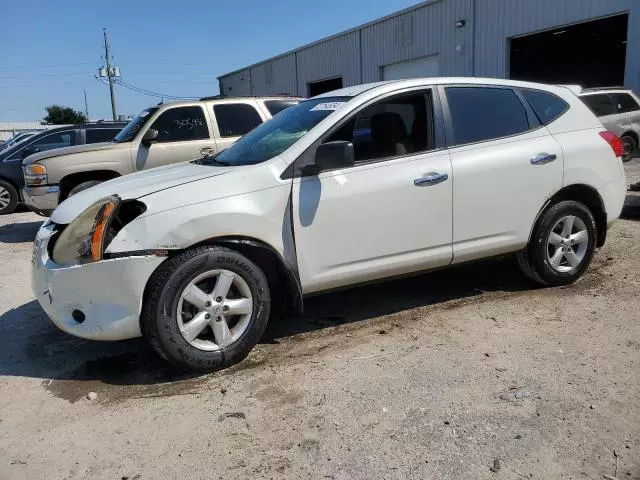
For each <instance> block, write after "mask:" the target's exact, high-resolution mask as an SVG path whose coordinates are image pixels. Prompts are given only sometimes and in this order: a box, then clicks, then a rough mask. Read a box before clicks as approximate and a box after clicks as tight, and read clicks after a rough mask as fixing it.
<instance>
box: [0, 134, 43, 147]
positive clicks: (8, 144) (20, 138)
mask: <svg viewBox="0 0 640 480" xmlns="http://www.w3.org/2000/svg"><path fill="white" fill-rule="evenodd" d="M36 133H38V131H36V130H33V131H29V132H20V133H16V134H15V135H14V136H13V137H11V138H10V139H9V140H7V141H6V142H4V144H3V145H2V148H3V149H5V148H10V147H12V146H13V145H15V144H16V143H20V142H22V141H23V140H26V139H27V138H29V137H32V136H33V135H35V134H36Z"/></svg>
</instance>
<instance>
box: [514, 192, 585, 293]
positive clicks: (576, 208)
mask: <svg viewBox="0 0 640 480" xmlns="http://www.w3.org/2000/svg"><path fill="white" fill-rule="evenodd" d="M569 215H573V216H575V217H578V218H579V219H580V220H582V222H583V224H584V226H585V228H586V232H587V235H588V240H587V246H586V250H585V253H584V257H583V258H582V260H581V261H580V263H579V264H578V266H577V267H574V268H573V269H572V270H571V271H568V272H561V271H558V270H556V269H555V268H554V267H553V266H552V265H551V263H550V262H549V258H548V255H549V253H548V248H549V246H548V239H549V235H550V234H551V231H552V229H553V227H554V226H556V224H557V223H558V222H559V221H560V220H561V219H562V218H563V217H566V216H569ZM596 239H597V227H596V221H595V218H594V217H593V214H592V213H591V211H590V210H589V209H588V208H587V207H586V206H584V205H583V204H582V203H580V202H575V201H573V200H567V201H562V202H559V203H556V204H554V205H551V206H550V207H548V208H547V209H546V210H545V211H544V212H543V213H542V215H541V216H540V218H539V219H538V222H537V223H536V226H535V228H534V230H533V235H532V237H531V241H530V242H529V245H527V247H526V248H525V250H523V251H522V252H519V253H518V255H517V258H518V263H519V265H520V268H521V269H522V271H523V273H524V274H525V276H527V277H528V278H529V279H531V280H533V281H534V282H537V283H540V284H542V285H550V286H556V285H567V284H570V283H573V282H575V281H576V280H577V279H578V278H580V276H581V275H582V274H583V273H584V271H585V270H586V269H587V267H588V266H589V264H590V263H591V260H592V259H593V254H594V252H595V248H596ZM552 248H553V247H552Z"/></svg>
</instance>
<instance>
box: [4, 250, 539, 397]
mask: <svg viewBox="0 0 640 480" xmlns="http://www.w3.org/2000/svg"><path fill="white" fill-rule="evenodd" d="M487 272H490V274H487ZM531 288H533V287H532V285H531V284H530V283H528V282H527V281H525V280H524V279H523V277H522V275H521V274H520V272H519V271H518V269H517V266H516V264H515V261H513V259H511V258H503V259H497V260H490V261H484V262H481V263H476V264H472V265H467V266H463V267H457V268H453V269H449V270H442V271H437V272H433V273H428V274H422V275H419V276H414V277H406V278H401V279H396V280H390V281H385V282H381V283H376V284H372V285H366V286H360V287H355V288H350V289H346V290H341V291H335V292H331V293H327V294H323V295H318V296H315V297H310V298H308V299H306V300H305V314H304V315H303V316H302V317H301V318H274V319H272V321H271V322H270V323H269V326H268V328H267V331H266V333H265V335H264V337H263V340H262V343H266V344H269V343H279V340H281V339H283V338H286V337H290V336H294V335H297V334H300V333H304V332H311V331H315V330H320V329H324V328H327V327H333V326H336V325H341V324H349V323H356V322H363V321H366V320H369V319H372V318H376V317H379V316H382V315H387V314H391V313H395V312H401V311H404V310H409V309H412V308H416V307H421V306H428V305H437V304H440V303H442V302H448V301H450V300H455V299H461V298H469V299H473V297H476V296H478V295H480V294H482V293H484V292H488V291H521V290H525V289H531ZM0 339H2V340H0V344H1V346H2V348H0V376H21V377H29V378H40V379H43V380H45V382H47V381H50V380H53V381H58V382H57V385H58V387H57V388H61V389H63V388H64V389H67V390H65V391H61V392H57V393H58V394H59V396H62V397H65V395H67V396H68V397H69V399H70V400H72V401H75V400H74V399H77V397H78V396H82V395H83V393H81V392H84V393H86V391H87V389H88V388H91V382H98V383H100V384H108V385H122V386H125V385H126V386H129V385H137V386H148V385H155V384H160V383H167V382H178V381H181V380H189V379H193V378H195V377H199V376H198V375H185V374H182V373H180V372H178V371H176V370H175V369H174V368H173V367H171V366H170V365H169V364H168V363H167V362H165V361H164V360H163V359H161V358H160V357H159V356H158V355H157V354H156V353H155V352H154V351H153V350H152V349H151V347H150V346H149V345H148V344H147V342H146V341H145V340H143V339H136V340H129V341H123V342H93V341H87V340H82V339H79V338H76V337H73V336H71V335H68V334H66V333H64V332H62V331H60V330H58V329H57V328H56V327H55V326H54V325H53V324H52V323H51V321H50V320H49V319H48V318H47V316H46V315H45V313H44V312H43V310H42V309H41V308H40V305H39V304H38V303H37V302H36V301H35V300H34V301H31V302H29V303H26V304H24V305H22V306H20V307H17V308H15V309H12V310H10V311H8V312H6V313H4V314H3V315H2V316H0ZM200 377H202V376H200ZM60 381H62V383H61V382H60ZM69 381H71V382H69ZM78 383H79V385H78ZM73 384H76V385H73ZM83 384H84V385H83ZM65 398H66V397H65Z"/></svg>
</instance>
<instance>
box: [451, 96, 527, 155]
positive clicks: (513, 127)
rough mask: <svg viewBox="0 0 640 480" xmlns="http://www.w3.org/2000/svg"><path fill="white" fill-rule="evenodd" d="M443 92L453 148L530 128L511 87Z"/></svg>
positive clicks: (524, 111)
mask: <svg viewBox="0 0 640 480" xmlns="http://www.w3.org/2000/svg"><path fill="white" fill-rule="evenodd" d="M446 91H447V100H448V102H449V110H450V111H451V117H452V121H453V133H454V136H455V144H456V145H461V144H464V143H473V142H482V141H484V140H491V139H494V138H501V137H508V136H511V135H516V134H518V133H522V132H526V131H527V130H528V129H529V121H528V119H527V111H526V110H525V108H524V106H523V105H522V102H521V101H520V99H519V98H518V96H517V95H516V93H515V92H514V91H513V90H511V89H510V88H485V87H449V88H447V89H446Z"/></svg>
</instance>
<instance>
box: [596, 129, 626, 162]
mask: <svg viewBox="0 0 640 480" xmlns="http://www.w3.org/2000/svg"><path fill="white" fill-rule="evenodd" d="M600 136H601V137H602V138H604V139H605V140H606V142H607V143H608V144H609V146H610V147H611V148H612V149H613V153H615V154H616V157H622V156H623V155H624V145H623V144H622V140H620V137H618V136H617V135H615V134H613V133H611V132H607V131H604V132H600Z"/></svg>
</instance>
